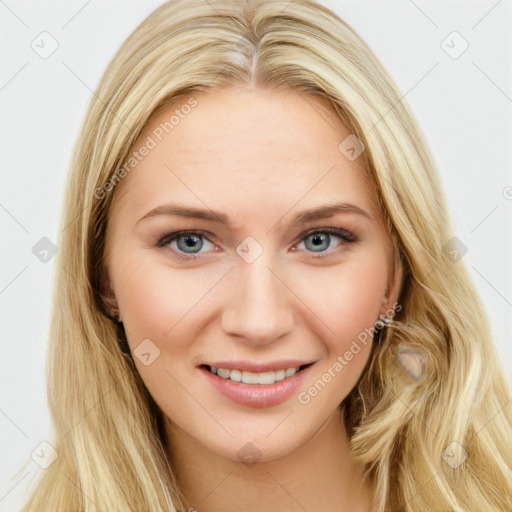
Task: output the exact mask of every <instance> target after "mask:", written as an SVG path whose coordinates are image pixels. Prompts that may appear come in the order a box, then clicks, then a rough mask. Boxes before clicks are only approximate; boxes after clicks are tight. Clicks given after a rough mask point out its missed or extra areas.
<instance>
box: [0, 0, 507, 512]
mask: <svg viewBox="0 0 512 512" xmlns="http://www.w3.org/2000/svg"><path fill="white" fill-rule="evenodd" d="M205 1H206V0H205ZM161 3H162V2H161V1H151V0H144V1H142V0H139V1H126V0H124V1H120V0H119V1H104V0H89V1H86V0H80V1H75V0H73V1H69V0H68V1H61V2H54V1H47V2H37V1H35V0H34V1H30V2H29V1H16V2H15V1H14V0H0V34H1V39H2V44H1V47H0V52H1V59H2V60H1V66H0V106H1V107H0V108H1V117H0V119H1V123H0V130H1V132H0V140H1V149H0V151H1V155H0V158H1V160H0V161H1V162H2V167H1V173H2V175H1V176H2V177H1V188H0V229H1V236H2V251H1V258H2V259H1V267H0V268H1V270H0V312H1V327H2V332H3V333H4V335H3V339H2V342H1V343H2V345H1V347H2V357H1V359H0V361H1V379H2V385H1V387H0V432H1V434H2V437H1V444H2V460H1V463H0V512H11V511H16V510H18V509H19V503H20V497H21V496H23V494H24V493H26V492H27V491H26V486H27V484H28V483H29V481H30V479H31V478H33V476H34V475H36V469H38V468H39V466H37V465H36V463H35V462H31V465H30V466H29V468H28V469H27V471H25V472H24V473H23V474H22V475H21V476H20V477H18V478H16V479H14V478H13V475H14V472H15V471H16V470H17V469H18V468H19V467H20V466H21V464H22V463H23V462H24V461H25V460H26V459H28V458H30V457H31V454H32V453H33V452H34V450H38V449H40V448H38V447H40V443H41V442H44V441H45V440H47V439H49V433H50V420H49V415H48V410H47V405H46V394H45V380H44V365H45V348H46V345H47V340H48V324H49V313H50V290H51V284H52V279H53V275H54V270H55V269H54V265H55V261H56V260H55V259H52V258H50V257H49V256H48V261H44V259H45V257H44V256H43V257H41V256H40V257H38V256H37V254H38V250H37V248H38V247H39V246H38V245H36V244H38V243H39V244H44V243H47V242H45V241H43V242H41V239H43V238H44V237H46V238H48V239H49V240H50V241H53V242H55V240H56V238H57V233H58V230H59V224H58V221H59V215H60V211H61V204H62V200H63V191H64V190H63V189H64V183H65V178H66V174H67V172H68V166H69V161H70V156H71V152H72V149H73V146H74V143H75V140H76V137H77V134H78V129H79V126H80V124H81V122H82V120H83V117H84V114H85V110H86V107H87V104H88V102H89V100H90V98H91V96H92V94H93V93H92V91H93V90H94V89H95V87H96V85H97V83H98V81H99V79H100V77H101V75H102V73H103V71H104V69H105V67H106V65H107V63H108V62H109V60H110V59H111V57H112V56H113V55H114V53H115V51H116V50H117V49H118V47H119V46H120V44H121V43H122V42H123V40H124V39H125V38H126V37H127V36H128V35H129V34H130V33H131V32H132V30H133V29H134V28H135V27H136V26H137V25H138V24H139V23H140V22H141V21H142V20H143V18H145V16H146V15H148V14H149V13H150V12H151V11H152V10H153V9H154V8H156V7H157V6H159V5H160V4H161ZM322 3H324V5H327V6H328V7H331V8H332V9H333V10H335V11H336V12H337V13H338V14H339V15H340V16H341V17H342V18H343V19H344V20H346V21H347V22H348V23H349V24H350V25H351V26H352V27H354V28H355V29H356V31H358V32H359V34H360V35H361V36H362V37H363V38H364V39H365V40H366V42H367V43H368V44H369V45H370V47H371V48H372V49H373V51H374V52H375V53H376V54H377V56H378V57H379V58H380V60H381V61H382V62H383V64H384V66H385V67H386V68H387V70H388V71H389V73H390V74H391V76H392V77H393V78H394V80H395V81H396V82H397V84H398V86H399V88H400V89H401V91H402V94H403V100H404V101H407V102H408V103H409V105H410V106H411V108H412V110H413V112H414V114H415V115H416V117H417V119H418V122H419V124H420V126H421V128H422V129H423V131H424V133H425V136H426V139H427V141H428V143H429V145H430V148H431V150H432V152H433V155H434V158H435V160H436V163H437V165H438V169H439V173H440V177H441V180H442V183H443V186H444V188H445V191H446V194H447V199H448V203H449V209H450V212H451V215H452V218H453V221H454V225H455V227H456V233H455V234H456V236H457V238H459V239H460V241H461V242H462V243H463V244H464V246H466V247H467V253H466V254H465V255H464V257H463V261H464V262H465V264H466V265H467V266H468V268H469V272H470V274H471V277H472V279H473V282H474V284H475V286H476V288H477V290H478V292H479V293H480V296H481V298H482V300H483V302H484V304H485V307H486V310H487V313H488V315H489V318H490V321H491V324H492V328H493V331H494V333H495V337H496V343H497V346H498V350H499V352H500V357H501V360H502V362H503V365H504V367H505V369H506V371H507V374H508V376H509V377H510V375H511V368H512V364H511V363H512V341H511V334H512V273H511V261H512V257H511V256H512V229H511V225H512V222H511V221H512V171H511V162H512V158H511V156H512V154H511V153H512V137H511V135H512V127H511V124H512V123H511V118H512V115H511V113H512V83H511V82H512V73H511V69H512V63H511V56H512V35H511V34H512V32H511V31H510V27H511V26H512V23H511V22H512V6H511V2H510V1H509V0H499V1H496V0H480V1H467V0H465V1H447V0H437V1H425V0H414V1H413V0H386V1H383V0H378V1H369V0H363V1H361V0H358V1H355V0H350V1H346V0H330V1H326V0H324V1H323V2H322ZM34 246H35V247H36V249H33V248H34ZM50 255H51V254H50ZM511 381H512V379H511Z"/></svg>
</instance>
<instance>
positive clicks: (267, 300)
mask: <svg viewBox="0 0 512 512" xmlns="http://www.w3.org/2000/svg"><path fill="white" fill-rule="evenodd" d="M249 261H250V260H245V259H244V258H243V257H240V260H239V261H237V263H236V267H235V269H234V270H233V272H232V273H231V274H232V276H231V279H232V280H233V282H234V284H233V285H232V288H231V289H232V290H233V292H232V293H230V294H229V297H228V299H227V302H226V304H225V309H224V311H223V314H222V327H223V329H224V331H225V332H226V333H228V334H232V335H238V336H240V337H242V338H244V339H245V340H246V341H247V342H249V343H252V344H267V343H271V342H272V341H274V340H275V339H277V338H279V337H281V336H283V335H284V334H286V332H288V331H290V330H291V329H292V326H293V313H292V310H291V304H290V297H289V291H288V290H287V288H286V286H285V285H284V283H283V282H281V280H280V279H279V278H278V277H277V276H276V275H275V274H278V272H276V271H275V270H274V269H273V266H275V265H273V261H274V259H273V256H272V254H271V251H270V250H264V251H263V252H262V253H261V254H260V256H259V257H257V258H256V259H255V260H254V261H252V262H249ZM278 275H279V274H278ZM281 279H282V278H281Z"/></svg>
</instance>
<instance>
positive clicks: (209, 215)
mask: <svg viewBox="0 0 512 512" xmlns="http://www.w3.org/2000/svg"><path fill="white" fill-rule="evenodd" d="M337 213H352V214H354V213H355V214H358V215H362V216H364V217H367V218H368V219H370V220H372V221H375V220H376V219H375V218H374V217H373V215H371V214H370V213H368V212H367V211H366V210H363V209H362V208H360V207H359V206H356V205H354V204H349V203H334V204H325V205H320V206H315V207H313V208H310V209H308V210H303V211H302V212H299V213H298V214H296V215H295V216H294V217H292V219H291V220H290V222H289V224H290V226H292V227H295V226H297V225H300V224H306V223H308V222H313V221H316V220H320V219H327V218H329V217H333V216H334V215H336V214H337ZM157 215H176V216H178V217H186V218H195V219H202V220H208V221H211V222H218V223H222V224H225V225H227V226H228V227H230V226H232V225H233V224H234V219H231V220H230V218H229V217H228V216H227V215H226V214H225V213H222V212H219V211H215V210H211V209H207V210H205V209H202V208H197V207H194V206H187V205H180V204H166V205H162V206H158V207H157V208H155V209H153V210H151V211H150V212H148V213H146V215H144V216H143V217H142V218H141V219H139V220H138V221H137V223H139V222H140V221H142V220H144V219H147V218H150V217H155V216H157Z"/></svg>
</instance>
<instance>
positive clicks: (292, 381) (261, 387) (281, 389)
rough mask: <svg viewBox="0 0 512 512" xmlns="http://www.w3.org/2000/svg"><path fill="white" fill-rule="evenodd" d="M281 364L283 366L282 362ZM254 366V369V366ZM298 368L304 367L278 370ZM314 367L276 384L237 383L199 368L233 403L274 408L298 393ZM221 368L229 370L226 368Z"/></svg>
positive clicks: (291, 366) (295, 365)
mask: <svg viewBox="0 0 512 512" xmlns="http://www.w3.org/2000/svg"><path fill="white" fill-rule="evenodd" d="M223 364H225V363H223ZM280 364H282V362H281V363H280ZM213 366H214V365H213ZM252 366H253V367H254V365H252ZM297 366H302V365H301V364H292V365H290V366H286V365H285V366H280V367H279V368H278V369H282V368H293V367H297ZM312 366H313V365H311V366H308V367H307V368H304V370H301V371H299V372H297V373H296V374H295V375H294V376H293V377H287V378H286V379H284V380H280V381H278V382H274V384H244V383H243V382H235V381H232V380H231V379H223V378H222V377H219V376H218V375H215V374H214V373H212V372H211V371H210V370H208V369H207V368H204V367H199V370H200V371H201V373H202V374H203V375H204V376H205V378H206V379H208V382H210V384H211V385H212V386H213V387H214V388H215V389H216V390H217V391H219V392H220V393H222V394H223V395H224V396H225V397H227V398H229V399H230V400H232V401H233V402H235V403H237V404H240V405H245V406H248V407H256V408H264V407H272V406H274V405H278V404H280V403H282V402H285V401H286V400H288V398H290V396H291V395H293V394H294V393H295V392H296V391H297V389H298V388H299V386H300V385H301V383H302V381H303V379H304V378H305V376H306V374H307V373H308V372H309V371H310V369H311V368H312ZM219 367H220V368H227V367H226V366H219ZM237 368H240V367H239V366H233V369H237ZM265 368H266V369H268V368H269V365H266V366H265ZM247 371H250V370H247ZM260 371H262V370H260Z"/></svg>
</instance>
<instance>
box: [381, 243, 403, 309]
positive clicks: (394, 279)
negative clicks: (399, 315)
mask: <svg viewBox="0 0 512 512" xmlns="http://www.w3.org/2000/svg"><path fill="white" fill-rule="evenodd" d="M389 274H390V276H389V281H388V286H387V287H386V292H385V295H384V297H383V300H382V308H383V311H382V312H383V313H384V314H386V312H388V313H389V312H390V311H393V313H394V312H395V308H394V307H393V306H394V305H395V304H397V301H398V297H399V296H400V291H401V290H402V284H403V277H404V268H403V264H402V262H401V261H400V257H399V256H398V255H397V254H395V253H394V252H393V255H392V261H391V264H390V273H389ZM398 306H400V307H397V309H396V311H400V309H402V308H403V305H401V304H399V305H398Z"/></svg>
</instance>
